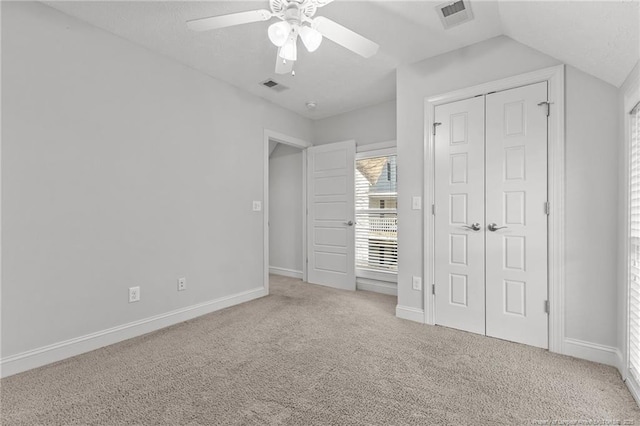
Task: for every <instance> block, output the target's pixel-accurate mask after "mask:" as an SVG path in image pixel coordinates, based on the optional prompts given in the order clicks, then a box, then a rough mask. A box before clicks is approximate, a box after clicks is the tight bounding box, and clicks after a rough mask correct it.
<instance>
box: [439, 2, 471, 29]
mask: <svg viewBox="0 0 640 426" xmlns="http://www.w3.org/2000/svg"><path fill="white" fill-rule="evenodd" d="M436 11H437V13H438V16H439V17H440V20H441V21H442V25H443V26H444V29H445V30H446V29H449V28H451V27H455V26H456V25H460V24H462V23H464V22H467V21H470V20H472V19H473V13H471V6H470V5H469V2H468V1H467V0H458V1H454V2H447V3H442V4H439V5H438V6H436Z"/></svg>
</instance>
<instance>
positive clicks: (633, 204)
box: [628, 104, 640, 383]
mask: <svg viewBox="0 0 640 426" xmlns="http://www.w3.org/2000/svg"><path fill="white" fill-rule="evenodd" d="M629 124H630V139H629V204H628V205H629V212H628V214H629V221H628V226H629V229H628V233H629V374H630V375H632V376H633V378H634V379H635V380H636V383H639V382H640V104H639V105H636V107H635V108H634V109H633V110H632V111H631V116H630V118H629Z"/></svg>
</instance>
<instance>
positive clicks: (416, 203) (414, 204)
mask: <svg viewBox="0 0 640 426" xmlns="http://www.w3.org/2000/svg"><path fill="white" fill-rule="evenodd" d="M411 208H412V209H413V210H422V197H413V198H412V199H411Z"/></svg>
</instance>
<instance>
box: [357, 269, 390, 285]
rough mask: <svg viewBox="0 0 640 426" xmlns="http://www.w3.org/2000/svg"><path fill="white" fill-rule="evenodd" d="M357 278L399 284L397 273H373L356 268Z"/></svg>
mask: <svg viewBox="0 0 640 426" xmlns="http://www.w3.org/2000/svg"><path fill="white" fill-rule="evenodd" d="M356 277H359V278H367V279H370V280H378V281H384V282H388V283H396V284H397V283H398V273H397V272H384V271H372V270H370V269H360V268H356Z"/></svg>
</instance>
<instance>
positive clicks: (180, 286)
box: [178, 277, 187, 291]
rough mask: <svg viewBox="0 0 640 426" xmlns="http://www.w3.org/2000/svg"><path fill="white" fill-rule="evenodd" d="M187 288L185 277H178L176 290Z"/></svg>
mask: <svg viewBox="0 0 640 426" xmlns="http://www.w3.org/2000/svg"><path fill="white" fill-rule="evenodd" d="M186 289H187V279H186V278H185V277H182V278H178V291H184V290H186Z"/></svg>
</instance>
